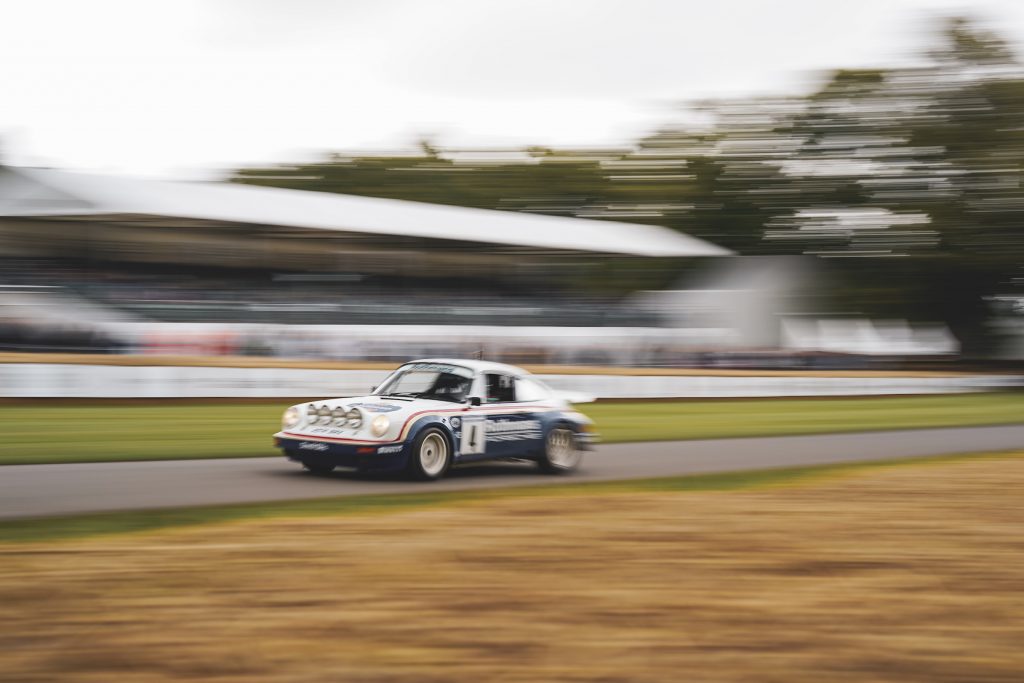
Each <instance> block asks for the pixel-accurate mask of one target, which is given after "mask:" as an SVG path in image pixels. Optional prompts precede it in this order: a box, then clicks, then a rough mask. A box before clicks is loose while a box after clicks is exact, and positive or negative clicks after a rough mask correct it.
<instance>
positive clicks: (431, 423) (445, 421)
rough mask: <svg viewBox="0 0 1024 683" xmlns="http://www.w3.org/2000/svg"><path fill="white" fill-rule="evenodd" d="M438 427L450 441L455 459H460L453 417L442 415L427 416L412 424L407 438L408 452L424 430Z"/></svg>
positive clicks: (449, 444) (449, 445)
mask: <svg viewBox="0 0 1024 683" xmlns="http://www.w3.org/2000/svg"><path fill="white" fill-rule="evenodd" d="M431 427H436V428H437V429H439V430H440V431H441V432H442V433H443V434H444V437H445V438H446V439H447V440H448V447H449V448H450V449H451V452H452V456H453V457H454V458H458V457H459V450H458V449H459V440H458V439H457V438H456V437H455V429H454V428H453V427H452V425H451V417H448V416H441V415H425V416H423V417H421V418H419V419H418V420H416V422H414V423H413V424H412V426H411V427H410V428H409V432H408V434H407V435H406V437H405V447H406V450H408V449H409V448H410V447H411V445H412V444H413V443H415V442H416V439H417V438H418V437H419V435H420V434H422V433H423V431H424V430H426V429H429V428H431Z"/></svg>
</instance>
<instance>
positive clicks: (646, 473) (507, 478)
mask: <svg viewBox="0 0 1024 683" xmlns="http://www.w3.org/2000/svg"><path fill="white" fill-rule="evenodd" d="M1014 448H1024V424H1021V425H1010V426H995V427H959V428H948V429H916V430H904V431H886V432H866V433H856V434H823V435H814V436H784V437H767V438H749V439H715V440H707V441H664V442H653V443H642V444H635V443H634V444H610V445H602V446H599V447H598V448H597V449H596V450H595V451H593V452H590V453H587V455H586V457H585V458H584V460H583V465H582V466H581V468H580V470H578V471H577V472H576V473H574V474H572V475H570V476H549V475H542V474H539V473H537V472H536V470H535V469H534V468H533V467H532V465H530V464H528V463H507V464H488V465H478V466H470V467H465V468H461V469H455V470H453V471H451V472H449V474H448V476H447V477H446V478H445V479H443V480H441V481H439V482H429V483H420V482H409V481H403V480H401V479H398V478H395V477H385V476H380V475H377V476H367V475H357V474H354V473H347V472H335V473H334V474H333V475H331V476H329V477H315V476H312V475H309V474H307V473H305V472H303V471H302V469H301V467H300V466H299V465H296V464H295V463H291V462H288V461H286V460H284V459H283V458H239V459H224V460H167V461H157V462H119V463H76V464H67V465H10V466H6V467H0V518H8V519H10V518H18V517H45V516H52V515H65V514H72V513H82V512H101V511H113V510H141V509H152V508H166V507H185V506H193V505H212V504H222V503H243V502H255V501H273V500H294V499H301V498H321V497H328V496H352V495H365V494H374V493H422V492H425V491H452V490H467V489H488V488H501V487H509V486H524V485H539V484H555V483H567V482H577V481H579V482H583V481H608V480H616V479H638V478H647V477H664V476H672V475H685V474H703V473H711V472H732V471H738V470H753V469H766V468H776V467H793V466H800V465H815V464H829V463H843V462H864V461H871V460H886V459H892V458H911V457H919V456H926V455H940V454H949V453H968V452H981V451H999V450H1009V449H1014Z"/></svg>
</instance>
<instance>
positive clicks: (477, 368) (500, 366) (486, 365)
mask: <svg viewBox="0 0 1024 683" xmlns="http://www.w3.org/2000/svg"><path fill="white" fill-rule="evenodd" d="M409 363H448V364H449V365H461V366H462V367H464V368H469V369H470V370H472V371H473V372H503V373H505V374H508V375H529V374H530V373H529V372H527V371H526V370H524V369H522V368H519V367H516V366H515V365H506V364H505V363H495V362H492V361H489V360H472V359H469V358H417V359H416V360H411V361H408V362H407V363H403V365H408V364H409Z"/></svg>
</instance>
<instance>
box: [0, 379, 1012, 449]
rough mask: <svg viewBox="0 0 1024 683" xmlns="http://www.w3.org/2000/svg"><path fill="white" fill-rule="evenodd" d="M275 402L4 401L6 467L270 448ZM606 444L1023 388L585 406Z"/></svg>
mask: <svg viewBox="0 0 1024 683" xmlns="http://www.w3.org/2000/svg"><path fill="white" fill-rule="evenodd" d="M287 405H288V404H287V403H284V402H283V403H282V404H281V405H272V404H231V403H225V404H216V405H180V404H167V405H148V404H147V405H135V406H133V405H123V406H111V405H92V406H89V405H71V406H67V405H54V406H46V405H40V404H36V405H33V406H30V407H17V406H0V430H2V434H3V438H2V440H0V465H11V464H24V463H57V462H101V461H117V460H167V459H179V458H180V459H186V458H233V457H251V456H270V455H276V454H277V452H276V451H275V450H274V448H273V447H272V445H271V439H270V437H271V434H272V433H273V432H275V431H277V428H278V425H279V420H280V415H281V412H282V411H283V410H284V408H285V407H287ZM580 409H581V410H582V411H583V412H585V413H587V414H588V415H590V416H591V417H592V418H593V419H594V420H595V421H596V422H597V425H598V430H599V431H600V432H601V439H602V440H603V441H604V442H606V443H615V442H628V441H659V440H676V439H709V438H719V437H738V436H771V435H783V434H815V433H827V432H849V431H865V430H875V429H900V428H919V427H949V426H964V425H989V424H1007V423H1019V422H1024V393H993V394H969V395H958V396H923V397H907V398H852V399H799V400H794V399H778V400H737V401H658V402H630V403H596V404H590V405H584V406H580Z"/></svg>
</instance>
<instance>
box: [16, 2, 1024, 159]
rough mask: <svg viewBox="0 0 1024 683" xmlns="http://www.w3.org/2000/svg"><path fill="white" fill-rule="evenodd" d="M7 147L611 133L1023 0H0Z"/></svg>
mask: <svg viewBox="0 0 1024 683" xmlns="http://www.w3.org/2000/svg"><path fill="white" fill-rule="evenodd" d="M0 3H2V4H0V12H2V14H0V151H2V153H3V155H4V160H5V161H6V162H7V163H11V164H26V165H46V166H59V167H66V168H73V169H80V170H94V171H103V172H114V173H130V174H144V175H158V176H165V177H203V176H209V175H211V174H212V173H213V172H215V171H216V170H217V169H225V168H232V167H235V166H238V165H242V164H252V163H273V162H281V161H288V160H293V159H301V158H308V157H309V155H310V154H311V153H313V152H315V151H319V150H326V149H332V150H346V151H347V150H380V149H398V148H403V147H406V146H408V145H409V144H410V143H411V142H413V141H414V140H416V139H417V138H418V137H420V136H422V135H424V134H426V135H430V136H432V137H433V139H435V140H436V141H437V142H438V143H440V144H442V145H446V146H450V145H457V146H482V145H501V146H507V145H518V144H551V145H599V144H606V143H618V142H626V141H629V140H630V139H632V138H635V137H636V136H637V135H639V134H641V133H643V132H645V131H649V130H651V129H652V128H654V127H655V126H657V125H658V124H659V123H662V122H665V121H669V120H672V119H673V118H677V117H679V116H681V114H680V113H679V112H678V111H677V108H676V105H677V103H679V102H682V101H686V100H692V99H697V98H701V97H706V96H716V95H737V94H746V93H768V92H800V91H804V90H806V89H808V88H810V87H812V86H813V85H814V84H815V83H816V82H817V79H818V78H820V74H821V73H822V72H823V71H824V70H826V69H830V68H834V67H851V66H871V65H887V64H892V63H896V62H903V61H906V60H908V59H912V58H913V56H914V54H915V52H917V51H918V50H919V49H920V48H921V46H922V45H923V44H924V42H925V39H926V37H927V30H928V28H929V27H930V26H931V24H932V22H933V21H934V20H935V18H936V17H937V16H940V15H942V14H948V13H967V14H970V15H972V16H976V17H978V18H980V19H983V20H985V21H987V22H988V23H989V24H990V25H991V26H992V27H994V28H996V29H997V30H999V31H1000V32H1002V33H1003V34H1004V35H1005V36H1006V37H1007V38H1008V39H1010V40H1011V41H1012V42H1013V43H1014V45H1015V46H1017V48H1018V51H1019V53H1021V52H1024V50H1021V49H1020V47H1021V46H1022V45H1024V1H1021V0H979V1H978V2H974V3H971V4H970V5H969V6H968V7H966V8H965V7H961V6H959V5H957V4H954V3H952V2H949V1H947V0H852V1H840V0H773V1H772V2H767V1H765V0H713V1H710V2H709V1H707V0H145V1H144V2H143V1H139V0H134V1H133V0H31V1H25V0H21V1H17V0H0Z"/></svg>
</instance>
